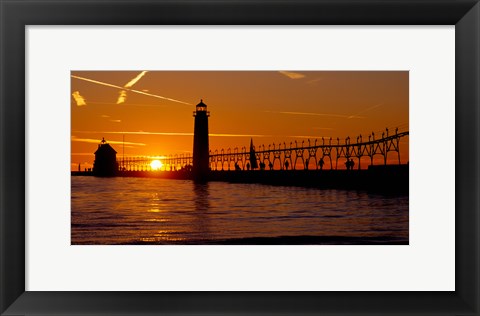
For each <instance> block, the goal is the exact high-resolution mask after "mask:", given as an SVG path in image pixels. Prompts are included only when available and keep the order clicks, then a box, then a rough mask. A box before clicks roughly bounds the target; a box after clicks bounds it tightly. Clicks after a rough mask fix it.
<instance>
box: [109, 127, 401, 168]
mask: <svg viewBox="0 0 480 316" xmlns="http://www.w3.org/2000/svg"><path fill="white" fill-rule="evenodd" d="M408 135H409V132H408V131H403V132H399V131H398V129H395V132H394V133H393V134H389V130H388V129H386V130H385V132H383V133H382V135H381V137H380V138H378V139H376V138H375V134H374V133H372V134H370V135H368V136H367V137H368V138H367V137H363V136H362V135H359V136H358V137H357V138H356V141H353V142H352V139H351V138H350V137H347V138H345V139H342V140H340V139H339V138H337V139H333V138H328V139H327V138H321V139H314V140H310V139H307V140H306V141H305V140H303V141H302V142H298V141H294V142H290V143H289V144H286V143H285V142H284V143H279V144H269V145H267V146H265V145H260V146H257V147H255V146H253V147H252V148H248V149H247V147H242V148H240V149H239V148H238V147H237V148H234V149H233V150H232V149H231V148H228V149H227V150H224V149H221V150H215V151H213V152H212V151H210V155H209V157H210V169H211V170H216V171H218V170H249V169H265V170H299V169H300V170H301V169H303V170H318V169H338V167H339V160H342V159H345V161H348V160H352V161H353V159H355V160H356V161H355V162H356V163H354V165H355V168H357V169H360V168H361V159H362V158H367V159H369V160H370V165H374V158H376V157H380V158H381V159H382V162H383V164H385V165H386V164H387V157H388V154H389V153H391V152H392V153H393V154H394V155H395V154H396V159H395V160H396V161H398V164H400V163H401V160H400V140H401V139H402V138H404V137H408ZM367 139H368V140H367ZM152 159H155V158H152V157H129V158H125V159H121V160H118V163H119V166H120V170H125V171H151V170H153V169H152V164H151V163H152ZM158 159H159V160H161V162H162V165H161V167H160V168H159V169H158V170H163V171H168V170H170V171H176V170H185V169H186V170H190V169H191V168H192V163H193V158H192V156H189V155H170V156H159V158H158ZM352 167H353V166H352Z"/></svg>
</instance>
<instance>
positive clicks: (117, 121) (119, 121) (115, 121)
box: [110, 120, 122, 123]
mask: <svg viewBox="0 0 480 316" xmlns="http://www.w3.org/2000/svg"><path fill="white" fill-rule="evenodd" d="M110 122H114V123H122V120H110Z"/></svg>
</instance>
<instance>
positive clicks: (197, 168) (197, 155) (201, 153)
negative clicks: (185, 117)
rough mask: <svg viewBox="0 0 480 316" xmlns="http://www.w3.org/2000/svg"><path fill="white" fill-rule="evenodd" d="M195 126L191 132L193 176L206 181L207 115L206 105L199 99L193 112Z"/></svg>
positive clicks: (207, 162) (197, 179) (200, 180)
mask: <svg viewBox="0 0 480 316" xmlns="http://www.w3.org/2000/svg"><path fill="white" fill-rule="evenodd" d="M193 116H194V117H195V127H194V132H193V177H194V180H195V181H199V182H202V181H206V180H207V175H208V170H209V161H208V160H209V159H208V155H209V149H208V117H209V116H210V112H207V105H206V104H205V103H203V100H200V103H199V104H197V106H196V109H195V112H193Z"/></svg>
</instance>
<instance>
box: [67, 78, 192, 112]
mask: <svg viewBox="0 0 480 316" xmlns="http://www.w3.org/2000/svg"><path fill="white" fill-rule="evenodd" d="M71 77H72V78H75V79H78V80H83V81H87V82H91V83H96V84H99V85H102V86H106V87H110V88H115V89H120V90H127V91H132V92H135V93H138V94H143V95H146V96H149V97H154V98H158V99H162V100H167V101H172V102H176V103H181V104H186V105H192V104H191V103H188V102H183V101H180V100H175V99H171V98H167V97H162V96H160V95H156V94H151V93H147V92H143V91H139V90H135V89H128V88H125V87H120V86H117V85H114V84H110V83H106V82H102V81H98V80H93V79H88V78H84V77H79V76H74V75H71Z"/></svg>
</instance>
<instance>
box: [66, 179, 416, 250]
mask: <svg viewBox="0 0 480 316" xmlns="http://www.w3.org/2000/svg"><path fill="white" fill-rule="evenodd" d="M71 181H72V204H71V205H72V213H71V220H72V226H71V227H72V234H71V238H72V239H71V242H72V244H174V245H177V244H408V236H409V234H408V227H409V222H408V219H409V216H408V196H384V195H377V194H370V193H368V192H361V191H353V190H349V191H344V190H320V189H309V188H302V187H283V186H269V185H261V184H230V183H226V182H209V183H207V184H195V183H193V182H192V181H186V180H185V181H184V180H167V179H156V178H122V177H115V178H96V177H81V176H74V177H71Z"/></svg>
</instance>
